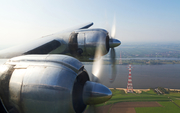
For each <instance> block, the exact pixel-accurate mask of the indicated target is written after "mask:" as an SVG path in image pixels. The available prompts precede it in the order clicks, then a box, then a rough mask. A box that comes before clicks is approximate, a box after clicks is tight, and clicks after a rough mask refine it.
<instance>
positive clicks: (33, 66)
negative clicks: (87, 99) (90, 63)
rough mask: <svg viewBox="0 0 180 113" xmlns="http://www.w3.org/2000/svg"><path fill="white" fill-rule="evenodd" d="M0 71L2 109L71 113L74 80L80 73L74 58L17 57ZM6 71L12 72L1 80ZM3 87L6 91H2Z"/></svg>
mask: <svg viewBox="0 0 180 113" xmlns="http://www.w3.org/2000/svg"><path fill="white" fill-rule="evenodd" d="M9 66H13V67H14V68H9ZM0 69H1V73H0V83H1V87H0V96H1V97H2V100H3V102H5V103H4V104H5V106H6V107H8V106H12V107H11V108H12V109H13V110H14V111H16V112H19V113H57V112H61V113H73V112H74V113H75V110H74V108H73V99H72V92H73V87H74V83H75V81H76V77H78V76H79V75H80V74H81V73H82V72H84V71H83V65H82V63H81V62H79V61H78V60H76V59H75V58H72V57H70V56H66V57H65V56H64V55H27V56H20V57H15V58H12V59H10V60H8V62H6V63H5V64H4V65H2V66H1V67H0ZM12 69H13V70H12ZM8 71H10V72H12V73H11V74H9V76H10V77H9V78H5V77H4V75H6V73H10V72H8ZM8 79H9V80H8ZM8 81H9V83H8ZM5 83H7V85H6V84H5ZM3 84H4V85H5V86H4V85H3ZM8 84H9V85H8ZM2 85H3V86H2ZM6 86H7V87H6ZM4 87H5V88H6V90H7V92H3V89H4ZM8 95H9V96H8ZM8 108H9V107H8ZM7 110H8V111H9V110H11V109H7Z"/></svg>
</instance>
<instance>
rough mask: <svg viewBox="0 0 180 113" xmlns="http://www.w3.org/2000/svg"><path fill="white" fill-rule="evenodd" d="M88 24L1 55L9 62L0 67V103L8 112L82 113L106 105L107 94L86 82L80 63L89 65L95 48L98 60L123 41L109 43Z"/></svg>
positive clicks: (84, 71)
mask: <svg viewBox="0 0 180 113" xmlns="http://www.w3.org/2000/svg"><path fill="white" fill-rule="evenodd" d="M92 25H93V23H88V24H86V25H83V26H80V27H78V28H75V29H72V30H66V31H62V32H59V33H55V34H51V35H48V36H44V37H41V38H39V39H36V40H34V41H32V42H27V43H24V44H22V45H19V46H16V47H12V48H10V49H6V50H2V51H0V58H7V59H8V60H7V61H6V62H5V63H4V61H5V60H3V63H0V64H2V65H1V66H0V98H1V99H2V103H3V105H4V106H5V107H6V110H7V111H11V112H14V113H59V112H60V113H75V112H76V113H82V112H83V111H84V110H85V108H86V106H87V105H94V104H100V103H103V102H105V101H107V100H109V99H110V98H111V96H112V93H111V91H110V90H109V89H108V88H107V87H105V86H104V85H102V84H99V83H94V82H90V81H89V75H88V73H87V72H86V70H85V69H84V65H83V64H82V63H81V62H80V61H91V62H92V61H93V60H92V59H93V58H94V55H95V54H96V52H97V49H98V50H100V51H101V55H100V57H101V56H103V55H105V54H107V53H108V52H109V48H114V47H116V46H118V45H120V43H121V42H120V41H119V40H116V39H109V34H108V32H107V31H106V30H104V29H87V28H89V27H90V26H92ZM29 54H32V55H29ZM43 54H45V55H43ZM59 54H63V55H59ZM71 56H72V57H71ZM12 57H13V58H12ZM9 58H11V59H9ZM79 60H80V61H79Z"/></svg>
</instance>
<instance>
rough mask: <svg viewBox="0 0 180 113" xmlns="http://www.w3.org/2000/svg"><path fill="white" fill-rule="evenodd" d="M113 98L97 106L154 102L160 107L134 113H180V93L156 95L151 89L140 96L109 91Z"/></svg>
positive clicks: (144, 108)
mask: <svg viewBox="0 0 180 113" xmlns="http://www.w3.org/2000/svg"><path fill="white" fill-rule="evenodd" d="M111 91H112V93H113V96H112V98H111V99H110V100H109V101H107V102H106V103H103V104H99V105H97V106H104V105H109V104H115V103H119V102H148V101H156V102H158V103H159V104H160V105H162V107H138V108H135V110H136V113H180V93H176V92H170V93H169V94H162V95H159V94H156V93H155V92H154V90H153V89H151V90H150V91H147V92H143V91H142V93H140V94H137V93H127V94H126V93H125V92H124V91H123V90H117V89H111Z"/></svg>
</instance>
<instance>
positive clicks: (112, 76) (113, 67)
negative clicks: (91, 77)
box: [109, 48, 117, 83]
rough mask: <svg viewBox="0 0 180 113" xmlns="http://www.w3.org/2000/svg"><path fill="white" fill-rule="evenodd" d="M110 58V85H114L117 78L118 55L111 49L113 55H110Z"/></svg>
mask: <svg viewBox="0 0 180 113" xmlns="http://www.w3.org/2000/svg"><path fill="white" fill-rule="evenodd" d="M110 57H111V74H110V76H109V79H110V80H109V81H110V83H113V82H114V80H115V78H116V73H117V70H116V53H115V49H114V48H111V53H110Z"/></svg>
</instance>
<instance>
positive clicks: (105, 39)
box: [68, 29, 110, 61]
mask: <svg viewBox="0 0 180 113" xmlns="http://www.w3.org/2000/svg"><path fill="white" fill-rule="evenodd" d="M68 44H69V50H70V53H71V55H72V56H74V57H76V58H78V59H79V60H81V61H83V59H89V58H93V57H94V55H95V52H96V49H97V47H98V46H100V47H101V48H100V49H101V51H102V55H105V54H107V53H108V52H109V47H110V46H109V36H108V32H107V31H106V30H103V29H87V30H80V31H75V32H73V33H71V35H70V38H69V43H68Z"/></svg>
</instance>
